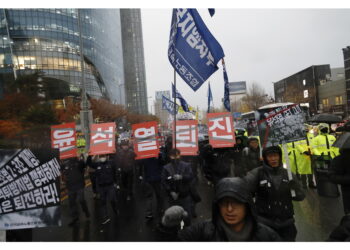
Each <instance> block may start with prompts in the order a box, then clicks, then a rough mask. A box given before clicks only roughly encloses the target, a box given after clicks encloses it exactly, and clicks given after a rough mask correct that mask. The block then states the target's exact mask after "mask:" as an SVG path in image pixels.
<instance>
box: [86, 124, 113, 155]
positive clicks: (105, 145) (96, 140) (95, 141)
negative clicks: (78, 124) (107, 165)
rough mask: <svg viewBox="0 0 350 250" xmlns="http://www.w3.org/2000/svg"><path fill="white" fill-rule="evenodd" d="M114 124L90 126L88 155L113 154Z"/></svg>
mask: <svg viewBox="0 0 350 250" xmlns="http://www.w3.org/2000/svg"><path fill="white" fill-rule="evenodd" d="M115 127H116V125H115V123H114V122H110V123H99V124H91V129H90V131H91V138H90V151H89V155H102V154H113V153H115Z"/></svg>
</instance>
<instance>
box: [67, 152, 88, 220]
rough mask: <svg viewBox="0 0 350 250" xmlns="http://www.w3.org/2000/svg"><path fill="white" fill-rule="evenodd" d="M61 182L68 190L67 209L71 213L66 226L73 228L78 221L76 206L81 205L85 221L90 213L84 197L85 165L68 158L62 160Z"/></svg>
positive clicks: (80, 161)
mask: <svg viewBox="0 0 350 250" xmlns="http://www.w3.org/2000/svg"><path fill="white" fill-rule="evenodd" d="M62 169H63V175H62V177H63V181H64V182H65V183H66V187H67V190H68V202H69V209H70V211H71V216H72V221H71V222H70V223H69V224H68V225H69V226H74V225H75V224H76V223H77V222H78V221H79V210H78V204H77V201H78V202H79V204H80V205H81V208H82V210H83V211H84V213H85V216H86V218H87V219H89V218H90V213H89V209H88V206H87V204H86V200H85V197H84V187H85V181H84V172H85V164H84V160H83V159H79V160H78V158H69V159H64V160H62Z"/></svg>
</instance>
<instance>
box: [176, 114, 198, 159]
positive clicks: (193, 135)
mask: <svg viewBox="0 0 350 250" xmlns="http://www.w3.org/2000/svg"><path fill="white" fill-rule="evenodd" d="M174 141H175V140H174V138H173V147H174V146H175V145H174ZM176 148H178V149H179V150H180V152H181V155H197V154H198V122H197V121H196V120H183V121H177V122H176Z"/></svg>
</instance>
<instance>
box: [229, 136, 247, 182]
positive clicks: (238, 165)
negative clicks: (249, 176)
mask: <svg viewBox="0 0 350 250" xmlns="http://www.w3.org/2000/svg"><path fill="white" fill-rule="evenodd" d="M244 148H245V145H244V144H243V139H242V136H237V137H236V144H235V145H234V147H233V149H232V151H231V155H232V156H231V157H232V158H233V161H234V168H233V175H234V176H236V177H242V176H244V174H245V173H244V165H243V162H242V156H243V149H244Z"/></svg>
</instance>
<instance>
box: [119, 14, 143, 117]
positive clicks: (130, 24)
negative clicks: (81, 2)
mask: <svg viewBox="0 0 350 250" xmlns="http://www.w3.org/2000/svg"><path fill="white" fill-rule="evenodd" d="M120 15H121V28H122V39H123V58H124V76H125V83H126V86H125V92H126V107H127V109H128V110H129V111H131V112H135V113H139V114H147V113H148V102H147V87H146V72H145V60H144V52H143V38H142V25H141V10H140V9H121V10H120Z"/></svg>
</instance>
